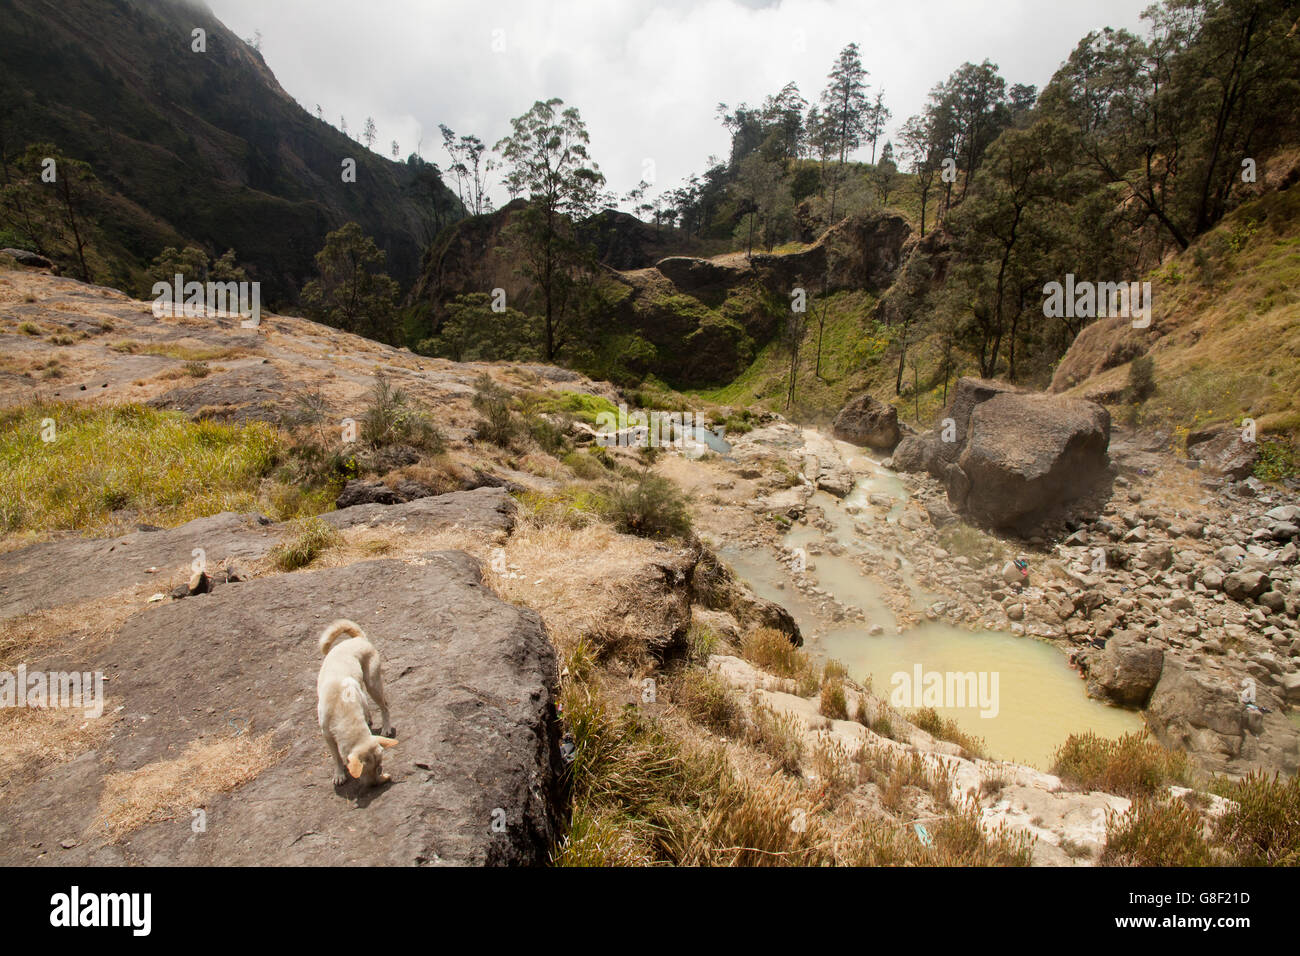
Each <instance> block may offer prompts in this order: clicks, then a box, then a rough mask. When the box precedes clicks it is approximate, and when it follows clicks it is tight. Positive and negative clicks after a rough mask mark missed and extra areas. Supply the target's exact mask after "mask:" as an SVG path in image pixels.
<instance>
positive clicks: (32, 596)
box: [0, 488, 515, 620]
mask: <svg viewBox="0 0 1300 956" xmlns="http://www.w3.org/2000/svg"><path fill="white" fill-rule="evenodd" d="M514 508H515V504H514V500H513V499H512V498H511V497H510V496H509V495H508V494H507V493H506V491H505V490H504V489H502V488H477V489H475V490H473V491H456V492H452V493H451V494H446V495H438V496H437V497H433V498H420V499H417V500H416V501H412V502H409V503H407V504H401V505H391V506H386V505H376V504H371V505H357V506H355V507H352V508H345V509H343V510H340V511H331V512H328V513H326V514H324V515H322V516H321V518H322V520H323V521H325V522H326V523H327V524H330V525H332V526H334V527H335V528H338V529H345V528H351V527H357V526H361V525H376V524H381V523H382V524H391V525H394V526H395V527H398V528H401V529H402V530H404V531H406V532H408V533H412V532H426V531H438V530H442V529H444V528H451V527H455V526H459V527H462V528H466V529H471V530H476V531H484V532H488V533H492V532H496V531H509V530H510V528H511V527H512V526H513V522H514ZM292 533H293V525H292V524H291V523H283V524H277V523H274V522H271V521H269V520H268V519H266V518H265V517H262V516H260V515H241V514H235V513H233V512H223V513H221V514H218V515H212V516H211V517H208V518H198V519H196V520H194V521H190V522H187V523H185V524H183V525H180V526H178V527H175V528H169V529H165V530H155V531H135V532H132V533H130V534H125V535H120V536H118V537H116V538H97V539H89V538H61V539H58V540H55V541H46V542H42V543H40V544H35V545H30V546H28V547H26V548H20V549H18V550H14V551H9V552H6V553H4V554H0V620H6V619H8V618H12V617H16V616H18V615H21V614H28V613H30V612H32V611H39V610H44V609H46V608H52V607H62V606H64V605H68V604H78V603H81V602H83V601H88V600H91V599H93V598H98V597H103V596H105V595H109V594H116V593H117V592H119V591H122V590H126V589H128V588H133V587H137V586H139V585H142V584H146V583H153V584H156V585H157V586H158V589H159V590H163V589H164V584H165V583H166V582H165V580H164V578H165V577H166V574H167V573H169V572H172V571H175V570H176V569H178V568H181V567H185V568H188V567H189V566H190V564H191V562H192V561H193V560H194V558H193V553H194V550H195V549H198V548H201V549H203V552H204V558H205V560H206V563H207V564H208V566H209V567H215V566H216V565H217V564H219V563H221V562H223V561H233V562H238V561H252V560H256V559H257V558H260V557H263V556H264V555H265V554H266V553H267V552H268V551H270V550H271V549H272V548H273V547H275V545H276V544H278V543H279V542H280V541H281V540H282V539H283V538H285V537H286V536H288V535H290V534H292ZM150 568H156V569H158V572H160V573H157V574H152V573H150V570H149V569H150ZM186 576H187V577H188V573H187V575H186Z"/></svg>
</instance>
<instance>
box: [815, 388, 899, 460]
mask: <svg viewBox="0 0 1300 956" xmlns="http://www.w3.org/2000/svg"><path fill="white" fill-rule="evenodd" d="M831 431H832V432H833V433H834V435H835V437H836V438H838V439H840V440H841V441H847V442H852V443H853V444H855V445H865V446H866V447H868V448H882V449H891V450H892V449H893V447H894V446H895V445H897V444H898V439H899V437H900V436H901V432H900V431H899V428H898V409H896V408H894V406H893V405H886V404H885V403H884V402H881V401H878V400H877V399H875V398H873V397H872V396H870V395H867V394H862V395H859V396H858V397H857V398H854V399H852V400H851V401H850V402H849V403H848V404H847V405H845V406H844V407H843V408H842V409H840V411H839V414H838V415H836V416H835V420H834V421H833V422H832V423H831Z"/></svg>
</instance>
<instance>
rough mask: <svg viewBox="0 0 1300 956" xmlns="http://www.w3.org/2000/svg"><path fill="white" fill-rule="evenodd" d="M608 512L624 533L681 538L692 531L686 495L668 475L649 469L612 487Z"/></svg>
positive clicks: (617, 527)
mask: <svg viewBox="0 0 1300 956" xmlns="http://www.w3.org/2000/svg"><path fill="white" fill-rule="evenodd" d="M608 516H609V518H610V520H611V521H612V522H613V524H614V527H615V528H616V529H618V530H619V531H620V532H622V533H624V534H635V535H640V536H642V537H645V538H669V537H678V538H682V537H686V536H687V535H688V534H690V532H691V516H690V511H689V509H688V508H687V504H686V496H685V495H683V494H682V492H681V491H680V490H679V489H678V487H677V486H676V485H675V484H673V483H672V482H671V481H669V480H668V479H667V478H664V477H663V476H662V475H656V474H652V473H650V472H646V473H644V474H643V475H641V477H640V478H638V479H637V480H635V481H631V482H626V483H624V484H621V485H617V486H616V487H614V488H613V489H612V490H611V492H610V494H609V512H608Z"/></svg>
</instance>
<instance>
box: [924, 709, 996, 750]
mask: <svg viewBox="0 0 1300 956" xmlns="http://www.w3.org/2000/svg"><path fill="white" fill-rule="evenodd" d="M908 719H909V720H911V722H912V723H914V724H915V725H916V726H917V727H918V728H920V729H921V730H924V731H925V732H926V733H927V734H929V735H930V736H931V737H937V738H938V739H939V740H946V741H948V742H949V743H954V744H956V745H957V746H959V747H961V749H962V750H964V751H966V753H968V754H970V755H971V756H972V757H983V756H985V750H984V741H983V739H981V738H979V737H974V736H971V735H970V734H968V733H966V731H964V730H962V729H961V728H960V727H958V726H957V721H955V720H953V719H952V718H951V717H941V716H940V715H939V712H938V711H937V710H935V709H934V708H933V707H922V708H921V709H920V710H917V711H914V712H913V713H911V714H909V715H908Z"/></svg>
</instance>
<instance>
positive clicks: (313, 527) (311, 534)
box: [270, 518, 342, 571]
mask: <svg viewBox="0 0 1300 956" xmlns="http://www.w3.org/2000/svg"><path fill="white" fill-rule="evenodd" d="M292 531H293V537H292V538H290V539H289V540H287V541H282V542H280V543H279V544H277V545H276V546H275V547H274V548H272V549H271V553H270V558H271V563H272V564H273V565H275V567H276V568H277V569H279V570H280V571H296V570H298V569H299V568H305V567H306V566H307V565H309V564H311V563H312V562H313V561H315V560H316V558H318V557H319V556H320V555H321V554H322V553H323V552H324V551H326V550H328V549H329V548H332V547H334V546H335V545H337V544H338V543H339V542H340V541H341V540H342V536H341V535H340V534H339V533H338V531H336V530H335V529H334V528H333V527H332V526H330V525H328V524H326V523H325V522H324V521H322V520H321V519H320V518H303V519H299V520H298V521H295V522H294V524H293V526H292Z"/></svg>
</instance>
